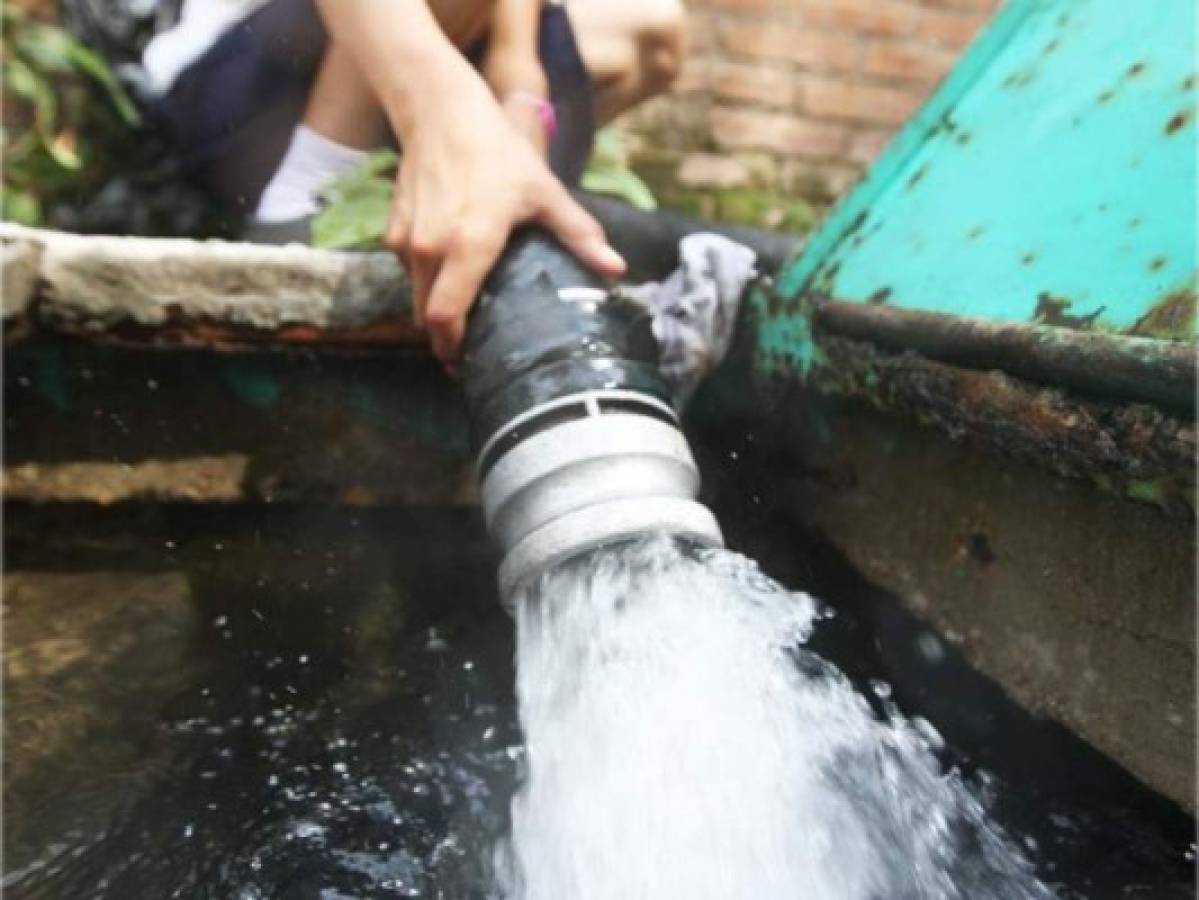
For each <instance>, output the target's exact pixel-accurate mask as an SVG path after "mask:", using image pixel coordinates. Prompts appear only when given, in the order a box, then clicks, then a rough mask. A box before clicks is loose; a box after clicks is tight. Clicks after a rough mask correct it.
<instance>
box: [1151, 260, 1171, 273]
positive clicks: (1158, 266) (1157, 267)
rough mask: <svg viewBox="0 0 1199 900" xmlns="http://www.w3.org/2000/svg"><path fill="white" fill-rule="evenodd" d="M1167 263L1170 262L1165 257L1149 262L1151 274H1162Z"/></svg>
mask: <svg viewBox="0 0 1199 900" xmlns="http://www.w3.org/2000/svg"><path fill="white" fill-rule="evenodd" d="M1167 261H1168V260H1167V259H1166V258H1165V257H1164V256H1155V257H1153V259H1152V260H1150V262H1149V271H1150V272H1160V271H1161V270H1162V269H1164V268H1165V267H1166V262H1167Z"/></svg>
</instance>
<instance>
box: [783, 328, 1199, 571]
mask: <svg viewBox="0 0 1199 900" xmlns="http://www.w3.org/2000/svg"><path fill="white" fill-rule="evenodd" d="M820 346H821V349H822V351H823V352H824V354H825V357H826V358H825V364H824V365H822V366H820V367H819V368H818V370H816V371H815V372H814V376H813V378H811V379H810V380H809V381H808V382H807V385H808V387H809V388H811V389H813V390H815V391H816V392H818V393H820V394H826V395H834V396H841V397H849V398H856V399H860V400H862V401H863V402H865V403H868V404H869V405H870V406H871V407H873V408H877V409H883V410H886V411H888V412H894V413H899V414H907V415H911V416H913V417H914V418H916V419H917V420H918V421H920V422H922V423H924V424H928V425H932V426H934V427H937V428H938V429H940V430H942V431H943V432H944V433H946V434H948V435H950V436H951V437H952V438H953V439H955V440H960V441H963V442H965V443H968V444H971V445H974V446H982V447H984V448H986V449H988V450H991V451H993V452H996V453H998V454H1000V455H1002V456H1007V457H1010V458H1014V459H1018V460H1022V461H1025V462H1028V463H1031V464H1033V465H1037V466H1040V467H1043V468H1047V469H1049V470H1050V471H1053V472H1055V473H1056V474H1058V475H1061V476H1066V477H1071V478H1078V479H1084V480H1088V481H1094V482H1096V483H1098V484H1099V485H1100V486H1101V487H1103V488H1104V489H1105V490H1110V491H1113V492H1115V493H1117V494H1119V495H1126V494H1127V486H1128V485H1129V484H1130V483H1131V482H1134V481H1144V480H1146V479H1159V478H1160V479H1162V480H1163V482H1164V484H1165V485H1166V497H1165V499H1164V500H1163V509H1164V510H1165V511H1166V512H1167V513H1169V514H1171V515H1177V516H1178V517H1180V518H1188V519H1189V518H1191V517H1193V515H1194V499H1193V497H1194V487H1195V475H1194V455H1195V452H1196V440H1197V436H1196V430H1195V424H1194V421H1193V420H1190V419H1178V418H1173V417H1171V416H1170V415H1168V414H1166V413H1164V412H1163V411H1161V410H1160V409H1158V408H1156V407H1155V406H1153V405H1150V404H1138V403H1130V404H1116V403H1110V402H1104V401H1096V400H1090V399H1083V398H1082V397H1081V396H1077V395H1073V394H1070V393H1068V392H1066V391H1063V390H1060V389H1055V388H1045V387H1041V386H1039V385H1037V384H1035V383H1033V382H1028V381H1024V380H1022V379H1020V378H1017V377H1014V376H1010V375H1007V374H1004V373H1003V372H1000V371H987V372H980V371H974V370H971V369H963V368H959V367H955V366H952V365H947V364H945V363H940V362H934V361H932V360H930V359H927V358H926V357H924V356H922V355H920V354H917V353H912V352H907V351H903V352H899V351H887V350H882V349H880V348H878V347H877V346H876V345H874V344H872V343H870V342H862V341H856V340H849V339H846V338H842V337H838V336H833V335H830V334H825V335H824V336H823V337H822V338H821V341H820ZM805 408H807V407H805ZM975 533H976V534H978V535H979V536H980V539H979V540H973V541H972V540H970V538H972V537H973V536H974V534H975ZM961 540H962V543H961V544H959V548H958V549H959V552H960V553H961V554H962V556H963V557H968V558H973V559H977V560H978V561H979V562H980V563H981V562H982V561H983V559H985V558H986V556H987V551H990V553H991V555H992V556H996V554H995V551H994V548H992V547H991V546H990V542H989V540H985V535H984V533H983V532H982V531H981V530H978V531H976V532H974V533H971V532H967V533H966V534H963V535H962V538H961ZM971 545H973V546H971ZM971 551H973V552H971ZM995 561H996V562H998V561H999V560H998V559H996V560H995Z"/></svg>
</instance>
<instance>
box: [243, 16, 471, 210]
mask: <svg viewBox="0 0 1199 900" xmlns="http://www.w3.org/2000/svg"><path fill="white" fill-rule="evenodd" d="M430 7H431V9H432V11H433V14H434V16H435V17H436V18H437V21H438V24H439V25H440V26H441V29H442V31H443V32H444V33H445V34H446V36H447V37H449V38H450V40H451V41H452V42H453V43H454V44H455V45H456V46H458V47H459V48H464V47H467V46H469V45H470V44H471V43H473V42H474V41H476V40H478V39H479V37H480V36H482V35H483V34H484V33H485V32H486V29H487V25H488V23H489V21H490V17H491V4H490V2H478V0H474V2H472V0H433V2H431V3H430ZM388 128H389V126H388V122H387V117H386V116H385V114H384V112H383V107H382V106H381V105H380V103H379V102H378V100H377V99H376V97H375V92H374V89H373V88H372V87H371V85H370V83H369V82H368V81H367V79H366V77H365V75H364V74H363V73H362V71H361V69H360V68H359V66H358V63H357V62H356V61H355V59H354V57H353V55H352V54H351V53H350V52H349V50H347V49H346V48H345V47H344V46H342V45H341V44H339V43H336V42H334V41H330V43H329V46H328V48H327V49H326V51H325V54H324V56H323V58H322V59H321V64H320V69H319V71H318V72H317V76H316V81H315V83H314V84H313V88H312V93H311V94H310V95H309V97H308V104H307V106H306V107H305V111H304V117H303V119H302V120H301V122H300V124H299V127H297V128H296V129H295V131H294V132H293V133H292V137H291V141H290V143H289V145H288V148H287V152H286V153H285V154H284V156H283V159H282V161H281V162H280V163H279V166H278V168H277V169H276V170H275V173H274V175H272V176H271V179H270V181H269V182H268V183H267V185H266V187H265V188H264V190H263V192H262V195H261V197H260V198H259V200H258V207H257V209H256V211H255V216H256V218H257V219H258V221H259V222H262V223H269V222H288V221H293V220H295V221H302V220H304V219H305V218H306V217H307V216H310V215H312V214H313V213H314V212H316V210H317V208H318V197H319V195H320V193H321V192H322V191H323V190H324V189H325V188H326V187H327V186H328V184H329V183H330V182H332V181H333V180H335V179H337V178H338V177H340V176H342V175H345V174H347V173H349V172H352V171H353V170H354V169H356V168H357V167H358V166H359V165H361V163H362V161H363V159H364V154H365V152H366V151H369V150H373V149H375V148H377V147H381V146H383V145H384V144H385V142H386V140H387V136H388Z"/></svg>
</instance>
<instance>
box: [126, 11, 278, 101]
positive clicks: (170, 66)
mask: <svg viewBox="0 0 1199 900" xmlns="http://www.w3.org/2000/svg"><path fill="white" fill-rule="evenodd" d="M266 3H267V0H183V9H182V12H181V14H180V16H179V21H178V22H177V23H176V24H175V26H174V27H173V28H170V29H168V30H166V31H164V32H162V33H161V34H157V35H155V36H154V37H153V38H151V39H150V42H149V43H148V44H146V50H145V52H144V54H143V55H142V64H143V66H144V67H145V70H146V74H147V76H149V86H150V89H151V90H152V91H153V92H154V93H155V94H158V95H162V94H165V93H166V92H167V91H169V90H170V89H171V85H173V84H174V83H175V79H176V78H178V77H179V73H180V72H182V71H183V70H184V69H186V68H187V67H188V66H190V65H191V64H192V63H194V62H195V61H196V60H197V59H199V58H200V57H201V56H203V55H204V53H205V52H206V51H207V50H208V48H209V47H211V46H212V45H213V44H215V43H216V42H217V40H218V39H219V38H220V37H221V35H223V34H224V33H225V32H226V31H228V30H229V29H230V28H232V27H233V26H234V25H236V24H237V23H238V22H240V21H241V20H242V19H244V18H246V16H248V15H250V13H252V12H254V11H255V10H257V9H258V8H259V7H261V6H263V5H265V4H266Z"/></svg>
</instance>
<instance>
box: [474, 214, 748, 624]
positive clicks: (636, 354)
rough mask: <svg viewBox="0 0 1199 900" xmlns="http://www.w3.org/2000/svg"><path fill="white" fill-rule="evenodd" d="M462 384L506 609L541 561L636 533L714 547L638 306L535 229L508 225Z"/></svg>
mask: <svg viewBox="0 0 1199 900" xmlns="http://www.w3.org/2000/svg"><path fill="white" fill-rule="evenodd" d="M463 380H464V383H465V387H466V395H467V402H468V406H469V410H470V422H471V431H472V434H471V438H472V441H473V445H474V448H475V452H476V453H477V457H476V459H477V465H478V471H479V476H480V478H481V479H482V493H483V512H484V516H485V518H486V521H487V529H488V532H489V533H490V535H491V537H492V539H493V540H494V541H495V542H496V543H497V545H498V546H499V547H500V549H501V550H502V551H503V553H504V558H503V562H502V563H501V565H500V571H499V587H500V595H501V597H502V599H503V601H504V602H505V603H506V604H507V603H511V602H512V600H513V599H514V596H515V593H516V591H517V590H518V589H519V588H520V587H521V586H522V585H523V584H525V583H527V581H528V580H529V579H531V578H533V577H535V576H536V575H537V574H538V573H540V572H542V571H544V570H545V569H546V568H547V567H549V566H551V565H553V564H555V563H557V562H559V561H562V560H565V559H568V558H570V557H572V556H575V555H578V554H580V553H582V552H585V551H588V550H591V549H593V548H595V547H598V546H601V545H603V544H607V543H612V542H617V541H621V540H626V539H629V538H632V537H635V536H637V535H639V534H643V533H645V532H649V531H665V532H668V533H671V534H675V535H678V536H680V537H684V538H687V539H690V540H692V541H695V542H697V543H699V544H701V545H706V546H722V545H723V542H724V541H723V538H722V536H721V533H720V526H719V525H718V524H717V522H716V518H715V517H714V516H713V515H712V513H711V512H710V511H709V510H708V509H707V508H706V507H704V506H702V505H701V504H700V503H698V502H697V501H696V499H695V497H696V495H697V494H698V492H699V485H700V478H699V470H698V469H697V467H696V465H695V460H694V458H693V457H692V455H691V448H690V447H689V446H688V444H687V439H686V438H685V437H684V436H683V432H682V430H681V428H680V425H679V419H678V416H677V415H676V413H675V411H674V408H673V407H672V406H671V403H670V394H669V391H668V390H667V387H666V384H665V382H664V381H663V379H662V376H661V374H660V373H659V371H658V346H657V342H656V341H655V340H654V336H653V333H652V330H651V320H650V316H649V314H648V312H647V311H646V310H645V309H644V308H643V307H642V306H640V305H639V304H637V303H635V302H633V301H631V300H629V299H627V298H622V297H621V296H619V295H618V294H614V293H612V292H610V291H608V290H607V289H606V288H605V287H603V285H602V283H601V282H600V280H599V279H598V278H596V276H595V275H593V274H592V273H591V272H589V271H588V270H587V269H585V268H584V267H583V266H582V265H581V264H580V263H578V262H577V261H576V260H575V259H574V258H573V257H572V256H571V255H570V253H569V252H567V251H566V250H564V249H563V248H562V247H561V246H560V245H559V244H557V243H556V242H555V241H554V240H553V239H552V238H550V237H549V236H548V235H547V234H545V233H544V232H541V231H537V230H527V231H524V232H521V233H518V234H517V235H516V236H515V237H514V238H513V240H512V241H511V242H510V243H509V245H508V248H507V249H506V251H505V253H504V255H503V256H502V257H501V259H500V261H499V262H498V263H497V264H496V266H495V268H494V269H493V270H492V272H491V274H490V275H489V276H488V278H487V281H486V283H485V284H484V288H483V292H482V294H481V296H480V297H479V300H478V302H477V303H476V304H475V308H474V310H473V311H472V313H471V317H470V320H469V322H468V324H467V331H466V339H465V348H464V365H463Z"/></svg>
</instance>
